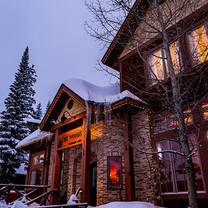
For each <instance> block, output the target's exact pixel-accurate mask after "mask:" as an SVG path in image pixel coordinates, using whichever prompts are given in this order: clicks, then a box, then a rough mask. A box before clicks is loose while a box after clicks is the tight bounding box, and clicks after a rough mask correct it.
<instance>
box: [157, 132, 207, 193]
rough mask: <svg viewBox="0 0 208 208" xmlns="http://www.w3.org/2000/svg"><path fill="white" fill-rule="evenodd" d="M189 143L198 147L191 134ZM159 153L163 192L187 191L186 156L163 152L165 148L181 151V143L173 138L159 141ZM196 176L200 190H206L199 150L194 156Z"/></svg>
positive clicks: (193, 146)
mask: <svg viewBox="0 0 208 208" xmlns="http://www.w3.org/2000/svg"><path fill="white" fill-rule="evenodd" d="M189 143H190V147H191V148H197V145H196V139H195V137H194V136H193V135H190V136H189ZM157 149H158V152H160V153H159V165H160V176H161V177H160V180H161V181H160V182H161V183H160V188H161V192H162V193H165V192H183V191H187V190H188V189H187V180H186V175H185V163H184V157H183V156H181V155H179V154H173V153H161V152H163V151H164V150H174V151H177V152H181V146H180V143H179V142H178V141H177V140H175V139H173V140H171V139H169V140H162V141H159V142H158V143H157ZM192 160H193V164H194V170H195V176H196V187H197V190H198V191H202V190H204V186H203V180H202V171H201V164H200V160H199V155H198V152H197V153H195V154H193V156H192Z"/></svg>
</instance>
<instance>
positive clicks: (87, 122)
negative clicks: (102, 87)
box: [85, 100, 91, 129]
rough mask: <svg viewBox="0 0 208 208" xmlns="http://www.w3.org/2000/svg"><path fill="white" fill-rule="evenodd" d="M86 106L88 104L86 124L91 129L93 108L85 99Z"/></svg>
mask: <svg viewBox="0 0 208 208" xmlns="http://www.w3.org/2000/svg"><path fill="white" fill-rule="evenodd" d="M85 106H86V124H87V128H88V129H90V126H91V108H90V106H89V103H88V101H87V100H86V101H85Z"/></svg>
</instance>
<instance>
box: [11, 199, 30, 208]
mask: <svg viewBox="0 0 208 208" xmlns="http://www.w3.org/2000/svg"><path fill="white" fill-rule="evenodd" d="M11 208H27V205H24V204H23V202H21V201H15V202H14V204H13V205H12V206H11Z"/></svg>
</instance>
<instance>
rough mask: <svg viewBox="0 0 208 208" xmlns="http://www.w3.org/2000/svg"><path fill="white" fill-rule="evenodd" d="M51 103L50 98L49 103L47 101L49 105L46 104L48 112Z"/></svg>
mask: <svg viewBox="0 0 208 208" xmlns="http://www.w3.org/2000/svg"><path fill="white" fill-rule="evenodd" d="M50 105H51V101H50V100H49V101H48V103H47V105H46V112H47V111H48V109H49V107H50Z"/></svg>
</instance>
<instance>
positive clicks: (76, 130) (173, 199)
mask: <svg viewBox="0 0 208 208" xmlns="http://www.w3.org/2000/svg"><path fill="white" fill-rule="evenodd" d="M167 1H168V0H167ZM144 2H145V1H140V0H137V1H136V2H135V4H134V6H133V8H132V10H131V11H130V13H129V15H128V16H127V18H126V20H125V21H124V23H123V25H122V27H121V28H120V30H119V31H118V33H117V35H116V37H115V39H114V40H113V41H112V43H111V45H110V46H109V48H108V50H107V52H106V54H105V55H104V57H103V59H102V62H103V63H104V64H105V65H107V66H109V67H111V68H113V69H115V70H117V71H119V72H120V86H119V87H118V86H117V87H115V86H111V87H109V88H101V87H96V86H94V85H92V84H90V83H87V82H85V81H81V80H76V81H75V80H70V81H68V82H67V83H63V84H62V85H61V87H60V89H59V90H58V92H57V94H56V96H55V98H54V100H53V102H52V104H51V106H50V108H49V109H48V111H47V113H46V115H45V116H44V118H43V120H42V121H41V124H40V132H39V133H38V135H36V137H37V138H36V139H34V138H33V139H32V140H31V141H32V142H31V141H30V142H27V143H26V144H24V145H22V146H21V145H20V146H19V148H23V149H26V150H29V151H30V161H29V169H28V175H27V184H31V183H32V184H46V185H50V187H51V190H53V195H52V196H51V198H50V203H51V204H56V203H61V202H62V203H64V202H66V200H67V199H68V198H69V196H70V195H71V194H72V193H75V192H76V190H77V189H78V188H79V187H81V189H82V193H81V194H80V196H79V199H80V200H81V201H82V202H88V203H89V204H91V205H95V204H97V205H99V204H103V203H107V202H111V201H118V200H122V201H123V200H130V201H131V200H142V201H150V202H153V203H157V204H161V205H164V206H167V207H170V208H171V207H173V208H174V207H178V206H179V204H180V207H187V205H188V193H187V181H186V176H185V171H184V159H183V158H182V157H181V156H179V155H177V154H176V155H174V154H170V153H165V154H163V153H158V154H155V153H157V152H162V151H163V150H172V151H176V152H180V144H179V143H178V142H177V137H178V130H177V128H178V123H177V119H176V117H175V115H174V113H173V112H172V111H171V110H170V109H167V106H166V105H163V103H162V102H161V99H162V97H163V94H157V92H158V90H161V89H160V87H158V86H159V84H158V80H159V82H161V83H163V84H164V83H167V86H168V83H169V77H168V73H167V68H166V65H165V62H160V61H159V60H155V59H157V58H158V57H162V56H164V52H163V49H162V40H161V37H160V36H156V37H155V36H152V37H147V34H145V32H144V31H145V30H144V25H143V23H142V21H138V19H136V20H137V21H135V17H137V18H138V15H143V16H146V17H148V15H151V7H149V6H147V5H144ZM163 2H166V1H161V4H163ZM175 2H181V1H179V0H178V1H175ZM192 4H193V5H192ZM190 8H192V9H190ZM193 8H194V9H193ZM141 9H142V10H141ZM166 9H167V8H166ZM183 9H184V11H183V16H182V17H181V18H179V19H177V22H176V23H175V24H174V25H170V28H168V34H169V35H170V36H171V42H170V45H171V46H170V51H171V53H172V54H174V51H177V49H178V48H180V50H179V51H180V57H179V56H178V55H176V54H175V55H172V59H174V61H175V62H174V63H176V65H177V64H180V63H183V67H182V68H183V73H184V74H185V75H187V77H186V76H184V77H183V82H184V83H187V82H188V81H190V79H192V80H193V76H198V75H199V74H200V73H201V72H203V73H202V76H199V77H200V79H196V80H195V81H193V82H192V85H191V87H190V89H194V90H190V93H189V94H187V99H186V102H184V103H183V111H184V115H185V123H186V131H187V136H188V138H189V142H190V147H191V148H192V147H193V148H195V152H194V154H193V156H192V160H193V163H194V170H195V177H196V187H197V194H198V198H199V203H200V208H205V207H207V204H208V162H207V160H206V156H207V155H208V148H207V144H208V96H207V89H208V82H207V77H208V58H207V57H208V52H207V48H208V21H207V20H208V3H207V0H199V1H197V3H196V2H195V1H191V4H190V5H189V8H183ZM193 19H194V21H193ZM176 25H177V28H182V29H183V30H179V32H180V34H179V35H178V33H177V34H176V33H175V32H174V31H175V28H176V27H175V26H176ZM129 30H130V31H129ZM150 33H151V32H150ZM151 35H153V33H151ZM135 42H136V44H135ZM196 42H197V43H200V46H199V45H196ZM137 47H139V51H142V57H141V54H139V55H138V48H137ZM193 48H194V49H195V50H196V51H197V52H198V56H192V54H191V53H190V51H191V50H192V49H193ZM202 51H204V52H203V53H202ZM158 54H159V55H158ZM199 54H200V55H199ZM144 60H148V62H149V64H146V63H145V62H144ZM152 62H157V63H159V64H156V67H155V66H154V65H153V64H151V63H152ZM149 68H151V70H152V71H154V73H155V74H154V75H155V77H156V79H154V78H155V77H153V76H152V74H151V73H150V72H149ZM193 70H194V72H195V73H192V72H193ZM175 73H176V75H177V74H180V73H179V72H178V71H177V69H176V71H175ZM190 74H191V75H190ZM189 75H190V76H189ZM184 86H185V85H184ZM139 89H143V90H139ZM153 92H154V93H153ZM161 92H163V91H162V90H161V91H159V93H161ZM163 93H164V92H163ZM155 95H157V96H155ZM193 95H197V96H195V97H194V99H192V98H193ZM23 143H24V142H23Z"/></svg>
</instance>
